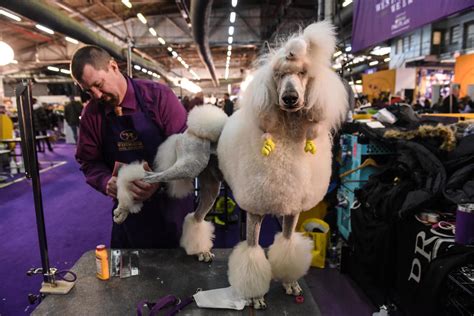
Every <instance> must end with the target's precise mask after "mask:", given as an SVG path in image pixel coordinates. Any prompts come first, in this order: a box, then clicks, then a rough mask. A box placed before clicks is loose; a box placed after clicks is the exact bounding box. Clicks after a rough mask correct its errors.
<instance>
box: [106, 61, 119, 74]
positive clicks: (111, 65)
mask: <svg viewBox="0 0 474 316" xmlns="http://www.w3.org/2000/svg"><path fill="white" fill-rule="evenodd" d="M108 69H111V70H112V71H113V72H116V71H118V72H120V69H119V66H118V64H117V62H116V61H115V60H114V59H111V60H110V61H109V67H108Z"/></svg>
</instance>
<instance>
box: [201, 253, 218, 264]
mask: <svg viewBox="0 0 474 316" xmlns="http://www.w3.org/2000/svg"><path fill="white" fill-rule="evenodd" d="M214 257H215V255H214V254H213V253H212V252H210V251H205V252H201V253H199V254H198V260H199V261H201V262H211V261H212V259H213V258H214Z"/></svg>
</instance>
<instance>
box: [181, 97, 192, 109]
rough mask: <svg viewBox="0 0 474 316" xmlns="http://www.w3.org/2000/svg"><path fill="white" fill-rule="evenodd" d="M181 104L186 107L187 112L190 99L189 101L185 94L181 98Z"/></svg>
mask: <svg viewBox="0 0 474 316" xmlns="http://www.w3.org/2000/svg"><path fill="white" fill-rule="evenodd" d="M181 104H182V105H183V106H184V108H185V109H186V111H187V112H189V104H190V101H189V97H188V96H187V95H185V96H184V97H183V99H182V100H181Z"/></svg>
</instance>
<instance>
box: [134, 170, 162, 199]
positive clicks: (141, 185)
mask: <svg viewBox="0 0 474 316" xmlns="http://www.w3.org/2000/svg"><path fill="white" fill-rule="evenodd" d="M143 169H145V170H146V171H152V170H151V168H150V166H149V165H148V163H147V162H145V163H144V164H143ZM159 187H160V184H159V183H147V182H144V181H142V180H135V181H133V182H132V183H130V191H131V192H132V196H133V199H134V200H135V201H139V202H143V201H145V200H148V199H149V198H150V197H151V196H152V195H153V194H154V193H155V192H156V190H158V188H159Z"/></svg>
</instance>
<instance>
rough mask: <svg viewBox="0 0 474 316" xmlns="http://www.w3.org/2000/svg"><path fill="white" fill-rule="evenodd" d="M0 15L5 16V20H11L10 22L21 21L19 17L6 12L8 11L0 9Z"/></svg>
mask: <svg viewBox="0 0 474 316" xmlns="http://www.w3.org/2000/svg"><path fill="white" fill-rule="evenodd" d="M0 14H1V15H4V16H6V17H7V18H10V19H12V20H15V21H18V22H20V21H21V18H20V17H19V16H17V15H14V14H12V13H10V12H8V11H5V10H2V9H0Z"/></svg>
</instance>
